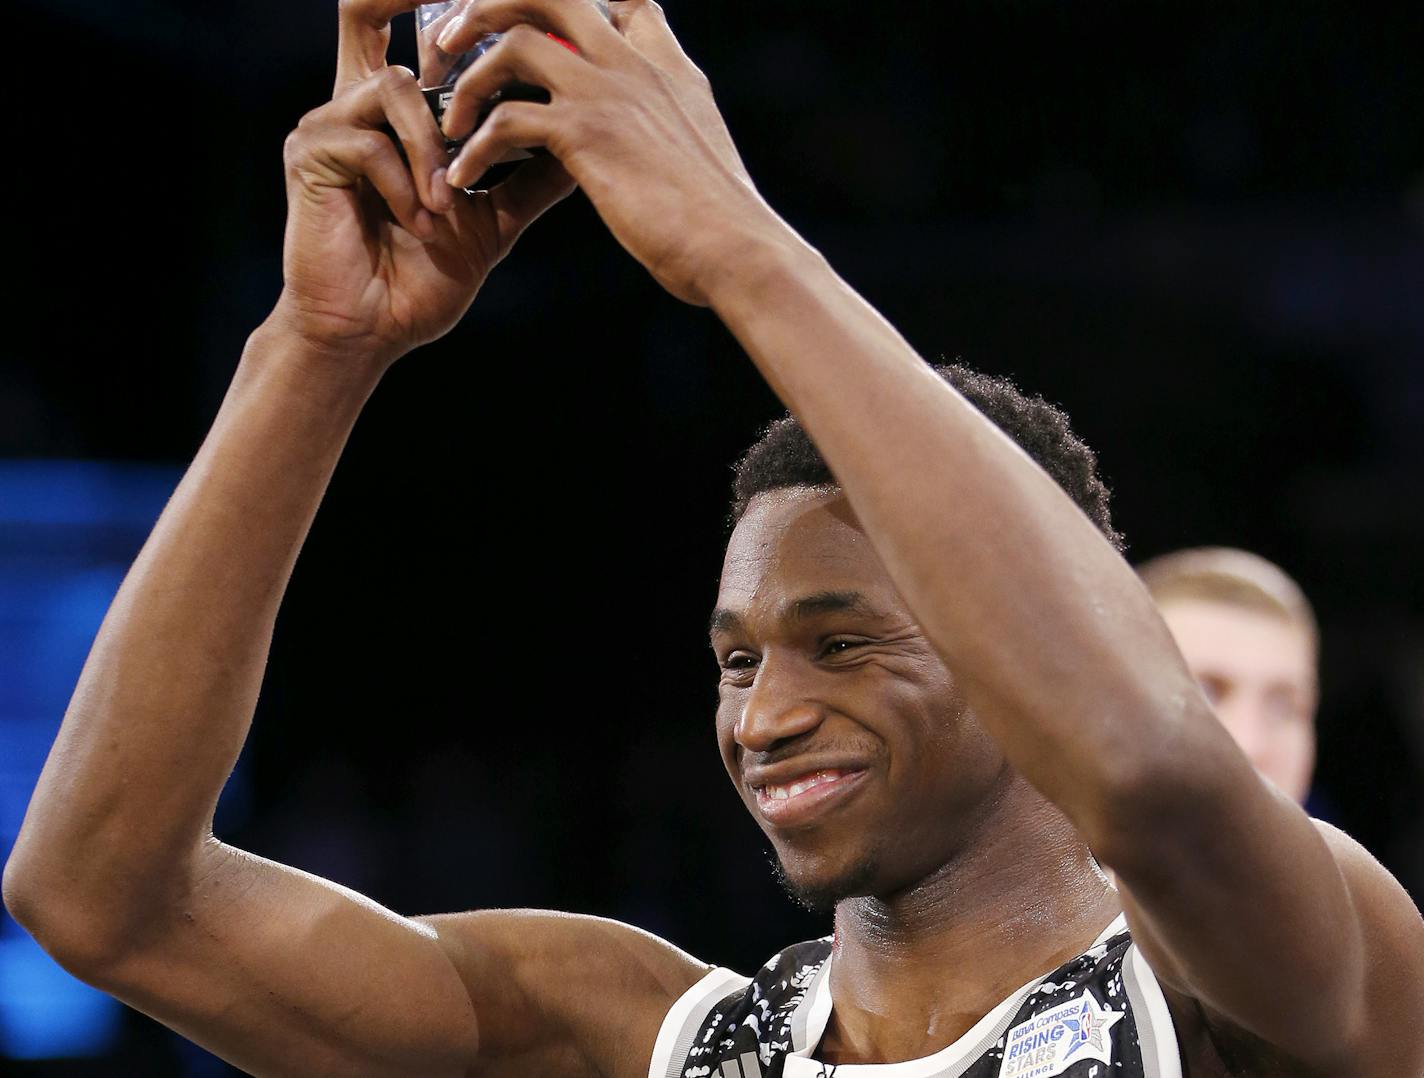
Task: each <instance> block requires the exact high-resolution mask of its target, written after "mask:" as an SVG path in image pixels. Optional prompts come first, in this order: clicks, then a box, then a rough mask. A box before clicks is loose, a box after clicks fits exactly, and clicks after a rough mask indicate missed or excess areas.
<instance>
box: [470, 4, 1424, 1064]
mask: <svg viewBox="0 0 1424 1078" xmlns="http://www.w3.org/2000/svg"><path fill="white" fill-rule="evenodd" d="M614 8H615V11H614V18H615V23H616V25H617V26H618V28H619V29H620V30H621V31H622V38H621V40H620V39H619V38H618V37H616V36H615V35H612V34H610V33H609V32H607V30H606V28H605V27H604V26H603V25H602V24H601V23H600V21H599V20H597V19H596V17H594V16H592V15H591V14H590V10H589V5H587V4H584V3H580V2H578V0H480V2H479V3H477V4H474V5H472V6H471V8H470V10H469V13H468V14H467V15H466V18H465V20H464V23H463V25H462V27H461V29H460V30H459V31H455V32H452V35H451V37H452V40H451V41H450V42H449V43H448V44H449V45H450V46H451V47H453V48H455V49H457V50H458V49H459V48H461V47H464V46H466V45H468V44H469V43H470V42H472V41H473V40H474V39H475V37H477V36H478V35H479V34H480V33H483V32H487V31H501V30H510V29H511V28H514V29H516V31H517V32H515V33H510V34H509V35H508V36H507V37H506V39H505V41H504V42H502V43H501V45H500V46H498V47H497V48H496V49H495V50H494V51H493V52H491V53H490V54H489V56H488V57H487V58H486V60H484V61H482V62H481V64H478V65H476V66H475V67H472V68H471V70H470V71H469V72H467V74H466V75H465V77H464V79H463V80H462V83H461V86H460V87H459V88H457V91H456V100H455V102H454V103H453V104H452V107H451V110H450V112H449V113H448V114H447V117H446V121H445V122H446V129H447V133H449V134H452V135H463V134H466V133H468V132H469V131H470V129H471V127H472V126H473V124H474V118H475V115H476V113H477V111H478V103H479V102H481V101H483V100H484V99H485V98H486V97H487V96H488V94H489V93H490V92H491V91H492V90H494V89H495V88H497V87H498V86H499V85H500V84H501V83H502V82H503V81H507V80H508V79H509V78H511V77H517V78H519V79H520V80H521V81H526V82H534V83H536V84H538V85H541V86H546V87H548V88H550V90H551V92H552V93H553V101H554V103H553V107H551V108H549V109H543V108H541V107H538V106H532V105H526V104H518V103H515V104H513V105H502V106H500V108H499V109H497V110H496V111H495V113H494V114H493V116H492V117H491V119H490V122H488V123H486V124H485V125H484V127H483V128H481V129H480V130H479V131H478V132H476V133H475V134H474V136H473V137H472V138H471V139H470V141H469V143H468V144H467V145H466V148H465V150H464V151H463V156H462V158H461V159H460V160H459V161H457V162H456V163H455V164H454V165H452V167H451V172H450V175H451V176H452V177H453V178H456V179H466V178H469V177H472V176H474V175H478V173H479V172H480V171H481V169H482V168H483V167H484V166H485V165H486V164H488V163H489V162H492V161H496V160H499V159H500V157H501V156H502V155H503V154H505V153H507V152H508V150H509V149H510V148H511V147H515V146H526V145H544V146H547V147H548V148H549V149H550V151H551V152H552V153H553V154H554V155H555V156H556V157H557V158H558V159H559V160H560V161H562V162H563V163H564V165H565V167H566V168H568V169H569V171H570V172H571V173H572V174H573V175H574V176H575V178H576V179H577V180H578V181H579V184H580V186H581V187H582V189H583V190H584V191H585V192H586V193H587V194H588V196H589V198H590V199H591V200H592V201H593V203H594V205H595V207H596V208H597V209H598V211H599V213H600V215H601V216H602V218H603V220H604V221H605V222H606V223H607V224H608V226H609V227H610V229H611V230H612V231H613V233H614V235H615V236H617V238H618V239H619V240H620V242H622V243H623V245H624V246H625V247H626V248H627V249H628V251H629V252H630V253H631V254H633V255H634V256H635V257H636V258H638V259H639V260H640V261H641V262H642V263H643V264H644V265H645V266H646V267H647V268H648V269H649V271H650V272H651V273H652V274H653V275H654V276H655V277H656V278H657V280H658V281H659V282H660V283H661V284H662V285H663V286H664V287H665V288H667V289H668V290H669V291H670V292H672V293H673V294H674V295H676V296H679V297H680V298H682V299H684V300H687V301H689V302H693V303H701V304H708V305H710V306H712V307H713V309H714V310H716V312H717V314H718V315H719V316H720V317H721V318H722V320H723V321H724V322H725V323H726V324H727V326H728V327H729V328H730V329H731V330H732V332H733V333H734V334H735V335H736V336H737V338H738V340H739V341H740V342H741V344H742V345H743V347H744V348H745V349H746V351H747V353H748V354H749V355H750V356H751V357H752V359H753V361H754V362H755V363H756V365H757V367H758V368H759V370H760V371H761V372H762V374H763V375H764V376H765V377H766V379H767V381H768V382H769V383H770V384H771V386H772V388H773V389H775V390H776V392H777V393H778V394H779V395H780V396H781V398H782V400H783V401H785V402H786V404H787V405H788V406H789V407H790V408H791V410H792V411H793V412H794V413H795V414H796V416H797V417H798V418H799V419H800V420H801V422H802V424H803V426H804V427H805V428H806V430H807V431H808V433H809V434H810V435H811V437H812V439H813V440H814V441H815V443H816V445H817V447H818V448H819V449H820V451H821V453H822V455H823V456H824V458H825V460H826V462H827V463H828V464H829V466H830V468H831V470H832V471H833V473H834V474H835V475H836V477H837V479H838V481H839V482H840V484H841V485H842V486H843V487H844V489H845V491H846V493H847V495H848V497H849V499H850V502H851V505H852V506H853V508H854V509H855V511H856V514H857V516H858V517H859V519H860V521H861V523H862V524H863V526H864V528H865V530H866V532H867V534H868V535H869V536H870V538H871V541H872V542H873V544H874V546H875V549H876V551H877V553H878V554H879V555H880V557H881V559H882V560H883V561H884V563H885V565H886V567H887V568H888V570H889V572H890V575H891V577H892V579H893V580H894V582H895V583H896V585H897V586H898V588H899V590H900V592H901V594H902V595H903V596H904V598H905V600H906V602H907V603H908V605H909V607H910V609H911V611H912V612H913V613H914V615H915V617H916V618H917V620H918V621H919V623H920V625H921V627H922V629H923V631H924V632H925V634H926V635H927V637H928V638H929V639H930V641H931V642H932V643H933V644H934V645H935V647H936V649H937V650H938V651H939V653H940V654H941V655H942V657H943V658H944V659H945V660H946V662H947V663H948V664H949V666H950V668H951V669H952V670H953V671H954V672H955V674H956V676H957V677H958V678H959V679H960V680H961V681H962V682H963V685H964V688H965V691H966V695H967V699H968V700H969V702H970V704H971V706H972V708H973V710H974V711H975V712H976V714H977V715H978V716H979V718H980V719H981V720H982V721H983V722H984V723H985V724H986V725H987V726H988V728H989V730H990V731H991V732H992V733H993V735H994V736H995V738H996V739H997V741H998V742H999V744H1000V745H1001V746H1002V748H1003V749H1004V751H1005V753H1006V754H1007V756H1008V757H1009V759H1010V760H1011V762H1012V763H1013V764H1014V766H1015V767H1017V768H1018V770H1019V771H1020V772H1021V773H1022V774H1023V775H1025V776H1026V777H1027V778H1028V779H1029V780H1030V781H1031V782H1032V783H1033V784H1034V785H1035V786H1037V787H1038V789H1039V790H1041V791H1042V792H1043V793H1044V794H1045V795H1046V796H1048V797H1049V798H1051V799H1052V800H1053V801H1054V802H1056V803H1057V804H1058V805H1059V806H1060V807H1061V808H1062V809H1063V810H1064V811H1065V812H1066V813H1067V815H1068V816H1069V817H1070V818H1071V819H1072V820H1073V821H1074V823H1075V824H1076V825H1077V826H1078V827H1079V829H1080V830H1081V832H1082V833H1083V834H1084V836H1085V837H1086V838H1087V839H1088V841H1089V842H1090V843H1091V845H1092V847H1093V848H1094V849H1095V850H1096V851H1097V852H1098V853H1099V854H1100V855H1101V856H1102V858H1103V859H1104V860H1105V861H1106V862H1107V863H1108V864H1109V865H1110V866H1111V867H1112V868H1114V869H1115V870H1116V871H1117V874H1118V877H1119V879H1120V881H1121V882H1122V884H1123V887H1124V898H1125V900H1126V902H1127V904H1128V912H1129V918H1130V921H1131V925H1132V928H1133V931H1134V934H1135V936H1136V938H1137V940H1138V942H1139V943H1140V944H1141V946H1142V948H1143V950H1144V951H1145V952H1146V953H1147V954H1148V956H1149V957H1150V959H1151V960H1152V963H1153V965H1154V967H1155V968H1156V970H1157V972H1158V974H1159V976H1160V977H1161V978H1162V980H1163V981H1164V982H1166V983H1167V984H1168V985H1169V986H1170V987H1171V988H1172V990H1173V991H1174V992H1175V993H1176V998H1181V999H1185V1000H1187V1001H1188V1002H1189V1003H1190V1004H1191V1005H1193V1006H1195V1005H1196V1004H1200V1006H1201V1007H1202V1008H1203V1009H1204V1010H1205V1011H1206V1013H1207V1014H1208V1015H1209V1016H1211V1020H1212V1022H1213V1023H1214V1026H1215V1028H1221V1029H1231V1030H1236V1031H1239V1032H1240V1033H1242V1034H1243V1035H1246V1036H1249V1037H1250V1038H1254V1039H1255V1040H1256V1041H1260V1042H1265V1043H1266V1044H1267V1045H1268V1046H1270V1047H1271V1049H1273V1050H1274V1051H1275V1052H1276V1053H1277V1054H1278V1056H1279V1057H1280V1058H1281V1059H1283V1060H1285V1061H1286V1064H1285V1065H1286V1066H1288V1067H1290V1068H1292V1069H1293V1070H1296V1071H1299V1072H1302V1073H1305V1072H1308V1073H1311V1074H1337V1075H1345V1074H1349V1075H1351V1076H1352V1078H1353V1076H1356V1075H1364V1074H1370V1075H1373V1074H1378V1075H1390V1076H1393V1075H1400V1074H1406V1073H1411V1074H1412V1073H1419V1072H1420V1071H1421V1069H1424V1027H1421V1026H1420V1024H1419V1023H1418V1021H1417V1018H1418V1015H1419V1014H1420V1013H1421V1012H1424V989H1421V987H1420V986H1421V985H1424V927H1421V924H1420V921H1419V915H1418V913H1417V911H1415V910H1414V909H1413V907H1412V905H1411V903H1410V902H1409V899H1408V897H1407V896H1406V895H1405V893H1404V892H1403V890H1402V889H1401V888H1400V887H1399V886H1398V884H1397V883H1395V882H1394V881H1393V880H1392V879H1390V878H1389V876H1388V874H1387V873H1385V872H1384V871H1383V870H1382V869H1381V868H1380V867H1379V866H1378V865H1377V864H1375V863H1374V862H1373V861H1372V860H1371V859H1370V858H1369V857H1368V856H1367V855H1365V854H1363V852H1362V851H1360V850H1359V849H1358V847H1355V846H1354V845H1353V844H1352V843H1350V842H1349V841H1348V840H1346V839H1343V838H1342V837H1340V836H1338V835H1333V834H1330V833H1327V832H1323V831H1322V830H1320V829H1319V828H1317V827H1316V825H1314V824H1313V823H1312V822H1311V821H1310V820H1309V819H1307V818H1306V816H1305V815H1304V814H1303V813H1302V812H1301V811H1300V810H1299V809H1298V808H1297V807H1296V806H1295V805H1294V804H1292V803H1290V802H1289V801H1288V800H1286V799H1284V798H1282V797H1279V796H1278V795H1276V794H1275V793H1273V792H1272V791H1271V790H1270V789H1269V788H1268V787H1267V786H1266V785H1265V784H1263V783H1262V782H1261V781H1260V780H1259V779H1258V778H1257V777H1256V775H1255V774H1254V772H1253V770H1252V768H1251V767H1250V765H1249V763H1248V761H1247V760H1246V758H1245V757H1244V756H1243V755H1242V754H1241V752H1240V750H1239V749H1237V748H1236V746H1235V745H1234V743H1232V741H1231V739H1230V737H1229V736H1228V735H1227V734H1226V733H1225V732H1224V731H1223V730H1222V728H1221V726H1220V724H1219V723H1218V722H1216V721H1215V719H1214V718H1213V717H1212V715H1211V714H1210V712H1209V710H1208V705H1207V703H1206V701H1205V699H1204V698H1203V697H1202V695H1201V693H1200V691H1199V689H1198V688H1197V686H1196V685H1195V683H1194V682H1193V680H1192V678H1191V677H1190V675H1189V673H1188V671H1187V670H1186V667H1185V665H1184V664H1183V662H1182V660H1181V657H1180V655H1179V654H1178V652H1177V649H1176V647H1175V646H1174V644H1173V643H1172V640H1171V637H1170V635H1169V634H1168V632H1167V630H1166V628H1165V626H1164V625H1163V624H1162V621H1161V619H1160V618H1159V616H1158V615H1157V612H1156V610H1155V608H1154V606H1153V604H1152V602H1151V600H1150V598H1149V597H1148V596H1147V594H1146V592H1145V591H1144V590H1143V588H1142V586H1141V585H1140V584H1139V582H1138V581H1137V579H1136V577H1135V576H1134V574H1133V573H1132V571H1131V569H1130V568H1129V567H1128V566H1127V564H1126V563H1125V562H1124V561H1123V560H1122V559H1121V557H1119V556H1118V554H1117V553H1116V552H1115V551H1114V550H1113V549H1112V548H1111V547H1110V546H1109V544H1108V543H1107V542H1106V541H1105V540H1104V539H1103V537H1102V536H1101V535H1100V534H1098V532H1097V530H1096V529H1095V528H1094V527H1093V525H1092V524H1091V523H1090V522H1089V521H1088V520H1087V518H1086V517H1084V515H1083V514H1082V513H1081V512H1080V511H1079V510H1078V509H1077V508H1076V507H1075V506H1074V505H1073V503H1072V502H1071V501H1070V499H1069V498H1068V497H1067V495H1065V494H1064V492H1063V491H1062V490H1060V489H1059V487H1058V486H1057V485H1056V484H1055V483H1054V482H1053V480H1052V479H1050V478H1049V476H1048V475H1046V474H1045V473H1044V472H1043V471H1042V470H1041V469H1040V468H1038V467H1037V466H1036V465H1035V464H1034V463H1033V462H1032V461H1031V460H1030V459H1029V458H1028V457H1027V456H1026V455H1025V454H1024V453H1023V452H1022V451H1020V450H1019V449H1018V448H1017V447H1016V446H1015V445H1014V444H1013V443H1012V442H1011V441H1010V440H1009V439H1008V438H1007V437H1005V436H1004V435H1003V434H1002V433H1001V432H1000V431H999V430H998V429H996V428H995V427H994V426H992V425H991V424H990V423H989V422H987V421H986V420H985V419H984V418H983V417H982V416H981V415H980V414H979V413H978V412H976V411H975V409H974V408H973V407H972V406H970V405H969V404H968V403H967V402H966V401H965V400H964V399H963V398H962V397H961V396H959V394H957V393H956V392H955V391H954V390H953V389H951V388H950V387H949V386H948V385H946V384H945V383H944V382H942V381H941V380H940V379H939V378H938V377H937V376H936V375H935V374H934V373H933V372H932V371H931V370H930V368H929V367H928V366H927V365H926V364H925V363H924V362H923V361H922V360H921V359H920V358H919V357H918V356H916V355H915V353H914V352H913V351H912V350H911V348H910V347H909V346H908V345H907V344H906V342H905V341H904V340H903V338H901V336H900V335H899V334H898V333H897V332H896V331H895V330H894V328H893V327H891V326H890V325H888V324H887V323H886V322H885V320H884V319H883V318H881V317H880V316H879V315H878V314H877V313H876V312H875V311H874V310H872V309H871V308H870V307H869V306H868V305H867V304H866V303H865V302H864V301H863V300H862V299H861V298H860V297H859V296H857V295H856V294H855V293H854V292H853V291H852V290H851V289H850V288H848V287H847V286H846V285H845V284H844V283H843V282H842V281H841V280H840V279H839V278H838V277H837V276H836V275H835V273H834V272H833V271H832V270H831V269H830V267H829V266H827V265H826V264H825V262H824V261H823V260H822V259H821V258H820V257H819V256H818V255H817V254H816V252H814V251H813V250H811V249H810V248H808V247H807V246H806V245H805V244H804V243H803V242H802V241H801V240H800V239H799V238H798V237H797V236H796V235H795V234H794V233H793V232H792V231H791V230H790V229H789V228H787V227H786V225H785V224H784V223H783V222H781V221H780V220H779V219H778V218H777V217H776V216H775V214H773V213H772V212H771V211H770V210H769V209H768V208H767V207H766V205H765V203H763V202H762V201H761V199H760V198H759V197H758V195H757V194H756V192H755V190H754V189H753V188H752V185H751V183H750V181H749V180H747V178H746V175H745V172H744V171H743V169H742V167H741V162H740V161H739V160H738V159H737V156H736V153H735V151H733V150H732V148H731V144H730V141H729V139H728V138H727V135H726V131H725V128H724V127H723V125H722V123H721V120H720V117H719V116H718V114H717V111H716V108H715V106H714V105H713V102H712V98H711V95H710V93H709V92H708V90H707V87H706V85H705V83H704V82H703V80H702V79H701V77H700V75H699V74H698V73H697V72H696V71H695V70H692V69H691V68H690V65H689V64H688V63H687V61H686V58H685V57H683V56H682V54H681V52H680V50H679V49H678V48H677V45H676V42H675V41H673V40H672V37H671V34H670V33H669V32H668V31H667V27H666V24H665V22H664V21H663V19H662V16H661V14H660V13H659V12H658V10H657V7H656V5H655V4H653V3H652V2H651V0H628V2H626V3H620V4H615V6H614ZM526 23H533V24H535V26H536V27H537V28H538V29H540V30H547V31H551V32H553V33H556V34H558V35H559V36H560V37H562V38H564V39H565V40H567V41H571V42H573V43H574V44H575V45H576V46H577V48H578V49H579V51H580V54H581V57H582V59H580V58H578V57H572V56H570V54H569V53H568V52H567V51H566V50H562V49H559V48H557V47H556V46H552V45H551V44H550V43H549V42H548V41H547V40H546V39H545V38H544V37H543V36H542V35H541V34H536V33H530V32H528V27H523V26H520V24H526ZM630 46H631V47H630ZM887 182H893V180H892V181H887ZM869 197H873V192H871V193H869Z"/></svg>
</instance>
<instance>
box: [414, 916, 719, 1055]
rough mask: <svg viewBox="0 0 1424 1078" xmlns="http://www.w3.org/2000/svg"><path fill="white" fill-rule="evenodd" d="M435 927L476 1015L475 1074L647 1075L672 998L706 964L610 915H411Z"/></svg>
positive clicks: (695, 978) (697, 976)
mask: <svg viewBox="0 0 1424 1078" xmlns="http://www.w3.org/2000/svg"><path fill="white" fill-rule="evenodd" d="M420 921H421V922H422V923H423V924H426V925H429V926H430V927H432V928H434V929H436V930H437V931H438V932H439V934H440V938H441V940H442V941H443V942H444V944H445V946H446V947H447V949H448V950H449V952H450V954H451V956H452V959H453V961H454V963H455V966H456V968H457V969H458V970H459V971H460V974H461V977H462V979H463V981H464V984H465V987H466V990H467V992H468V994H469V997H470V999H472V1000H473V1002H474V1008H475V1013H476V1014H477V1015H478V1016H479V1026H480V1059H479V1066H478V1068H477V1073H479V1074H480V1075H482V1076H483V1075H489V1076H491V1078H503V1076H505V1075H526V1074H527V1075H544V1074H561V1075H575V1074H597V1075H604V1076H613V1075H634V1076H640V1078H641V1076H643V1075H646V1074H647V1073H648V1065H649V1061H650V1060H651V1057H652V1050H653V1043H654V1041H655V1040H656V1039H657V1034H658V1030H659V1027H660V1026H661V1024H662V1020H663V1018H664V1016H665V1015H666V1014H667V1012H668V1009H669V1008H670V1007H671V1006H672V1005H673V1003H674V1002H675V1001H676V1000H677V999H678V997H679V996H681V995H682V994H683V993H684V992H685V991H686V990H687V989H688V988H690V987H691V986H692V985H693V984H695V983H696V982H697V981H698V980H699V979H700V978H701V977H702V976H704V975H705V974H706V973H707V972H708V970H709V968H710V967H709V966H708V965H707V964H706V963H703V962H699V961H697V960H696V959H694V958H692V957H691V956H690V955H688V954H686V953H685V952H683V951H681V950H679V949H678V948H676V947H674V946H672V945H671V944H669V943H667V942H666V941H665V940H662V939H659V938H658V937H657V936H654V935H652V934H651V933H649V932H644V931H643V930H641V929H638V928H633V927H632V926H630V925H626V924H622V923H620V922H618V921H611V920H608V919H606V918H602V917H590V916H584V915H580V914H570V913H558V912H553V911H548V910H481V911H476V912H471V913H459V914H446V915H442V916H438V917H426V918H420Z"/></svg>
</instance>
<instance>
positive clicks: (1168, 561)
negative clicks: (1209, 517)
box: [1137, 546, 1320, 648]
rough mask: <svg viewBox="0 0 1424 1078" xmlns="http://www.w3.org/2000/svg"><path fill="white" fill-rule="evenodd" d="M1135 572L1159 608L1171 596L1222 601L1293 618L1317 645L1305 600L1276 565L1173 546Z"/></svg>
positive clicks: (1243, 554) (1245, 553)
mask: <svg viewBox="0 0 1424 1078" xmlns="http://www.w3.org/2000/svg"><path fill="white" fill-rule="evenodd" d="M1137 575H1138V576H1140V577H1141V578H1142V582H1143V583H1144V584H1146V585H1147V590H1148V591H1149V592H1150V593H1151V595H1152V598H1153V599H1154V600H1155V601H1156V603H1157V605H1158V606H1162V605H1163V604H1165V603H1168V602H1170V601H1172V600H1173V599H1199V600H1204V601H1207V602H1213V603H1226V604H1228V605H1230V606H1238V607H1242V608H1244V609H1247V610H1255V611H1257V612H1259V613H1263V614H1272V615H1274V616H1276V617H1279V618H1283V619H1285V620H1287V621H1292V622H1295V623H1296V624H1297V625H1299V626H1300V627H1301V628H1303V629H1304V630H1305V631H1306V633H1307V635H1308V636H1309V637H1310V642H1311V646H1312V648H1318V646H1319V641H1320V630H1319V627H1318V625H1317V623H1316V620H1315V611H1314V610H1313V609H1311V606H1310V600H1308V599H1307V598H1306V597H1305V592H1303V591H1301V589H1300V585H1299V584H1297V583H1296V582H1295V581H1294V580H1292V579H1291V577H1290V575H1289V574H1287V573H1286V571H1285V570H1284V569H1282V568H1281V567H1280V566H1279V565H1276V564H1275V563H1274V562H1270V561H1267V560H1266V559H1265V558H1263V557H1261V556H1260V555H1259V554H1252V553H1251V552H1250V551H1249V550H1237V549H1236V548H1234V547H1224V546H1203V547H1191V548H1190V549H1187V550H1175V551H1173V552H1172V553H1170V554H1162V555H1160V556H1158V557H1156V558H1152V559H1150V560H1148V561H1145V562H1143V563H1142V564H1141V565H1139V566H1138V567H1137Z"/></svg>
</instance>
